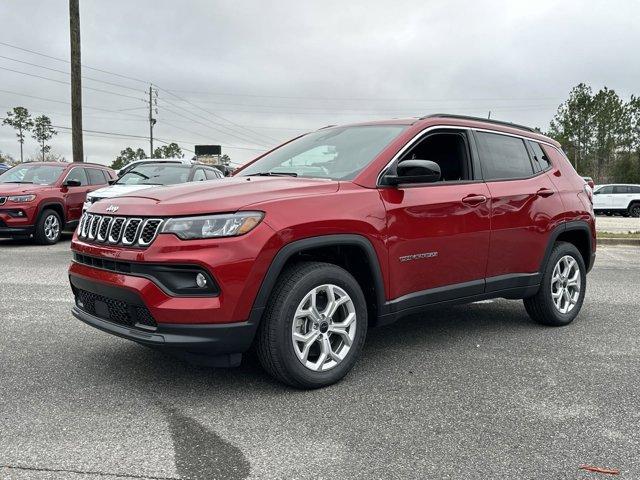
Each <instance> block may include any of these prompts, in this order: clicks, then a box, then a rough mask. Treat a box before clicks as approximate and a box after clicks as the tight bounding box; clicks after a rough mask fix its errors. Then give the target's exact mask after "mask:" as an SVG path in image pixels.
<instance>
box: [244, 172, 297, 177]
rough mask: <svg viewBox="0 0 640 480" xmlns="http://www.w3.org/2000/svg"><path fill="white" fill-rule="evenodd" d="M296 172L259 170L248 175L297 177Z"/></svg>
mask: <svg viewBox="0 0 640 480" xmlns="http://www.w3.org/2000/svg"><path fill="white" fill-rule="evenodd" d="M297 176H298V174H297V173H295V172H259V173H250V174H249V175H247V177H297Z"/></svg>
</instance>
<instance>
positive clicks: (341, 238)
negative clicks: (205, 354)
mask: <svg viewBox="0 0 640 480" xmlns="http://www.w3.org/2000/svg"><path fill="white" fill-rule="evenodd" d="M330 247H355V248H357V249H358V250H359V251H360V252H362V253H363V254H364V255H365V259H366V263H367V265H368V268H369V270H370V272H369V273H370V275H371V277H370V278H371V281H372V284H373V285H372V286H373V291H374V295H375V303H376V305H375V307H376V311H377V312H379V311H380V309H381V308H382V306H383V305H384V302H385V290H384V281H383V278H382V270H381V268H380V261H379V259H378V256H377V255H376V251H375V249H374V248H373V245H372V244H371V242H370V241H369V240H368V239H367V238H365V237H363V236H362V235H357V234H337V235H322V236H318V237H309V238H304V239H301V240H296V241H294V242H291V243H289V244H287V245H285V246H284V247H282V248H281V249H280V250H279V251H278V253H277V254H276V255H275V257H274V258H273V260H272V262H271V265H269V269H268V270H267V273H266V274H265V276H264V278H263V279H262V284H261V285H260V289H259V290H258V294H257V295H256V298H255V300H254V302H253V307H252V316H254V315H260V314H261V313H262V311H263V310H264V308H265V307H266V305H267V303H268V301H269V298H270V295H271V292H272V290H273V288H274V286H275V284H276V281H277V279H278V277H279V275H280V273H281V272H282V270H283V269H284V268H285V266H286V265H287V264H288V263H289V262H290V261H291V260H292V259H293V258H294V257H295V256H296V255H300V254H304V253H305V252H312V251H317V250H318V249H323V248H330ZM254 318H255V317H254Z"/></svg>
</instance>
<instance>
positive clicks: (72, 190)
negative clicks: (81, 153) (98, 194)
mask: <svg viewBox="0 0 640 480" xmlns="http://www.w3.org/2000/svg"><path fill="white" fill-rule="evenodd" d="M68 180H77V181H79V182H80V186H79V187H65V186H63V187H62V189H63V191H64V193H63V195H64V199H65V204H66V206H67V222H72V221H74V220H78V219H79V218H80V215H81V214H82V205H83V204H84V201H85V199H86V197H87V192H88V191H89V190H93V189H92V188H91V186H90V185H89V180H88V178H87V174H86V172H85V169H84V168H82V167H74V168H72V169H71V170H70V171H69V174H68V175H67V177H66V179H65V180H64V181H68ZM96 188H97V187H96ZM65 190H66V191H65Z"/></svg>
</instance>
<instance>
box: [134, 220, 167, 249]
mask: <svg viewBox="0 0 640 480" xmlns="http://www.w3.org/2000/svg"><path fill="white" fill-rule="evenodd" d="M160 225H162V220H160V219H159V218H149V219H147V220H145V221H144V225H143V226H142V232H141V233H140V239H139V240H138V243H139V244H140V245H143V246H146V245H149V244H150V243H151V242H152V241H153V239H154V238H156V235H157V234H158V229H159V228H160Z"/></svg>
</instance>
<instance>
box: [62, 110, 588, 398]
mask: <svg viewBox="0 0 640 480" xmlns="http://www.w3.org/2000/svg"><path fill="white" fill-rule="evenodd" d="M595 246H596V242H595V222H594V215H593V207H592V198H591V191H590V190H589V189H588V188H585V183H584V181H583V180H582V178H580V177H579V176H578V175H577V174H576V172H575V171H574V169H573V168H572V166H571V164H570V163H569V161H568V160H567V158H566V156H565V155H564V153H563V152H562V150H561V149H560V145H559V144H558V143H557V142H555V141H554V140H552V139H550V138H547V137H545V136H543V135H540V134H538V133H536V132H535V131H534V130H532V129H529V128H526V127H521V126H518V125H513V124H506V123H502V122H496V121H488V120H482V119H474V118H469V117H459V116H452V115H431V116H428V117H424V118H420V119H409V120H391V121H385V122H375V123H363V124H356V125H348V126H340V127H327V128H324V129H321V130H318V131H315V132H313V133H309V134H306V135H303V136H301V137H298V138H296V139H294V140H291V141H290V142H288V143H286V144H284V145H281V146H280V147H278V148H276V149H274V150H272V151H270V152H268V153H266V154H264V155H263V156H261V157H259V158H258V159H256V160H254V161H253V162H251V163H250V164H248V165H246V166H245V167H244V168H242V169H241V170H239V171H238V172H237V173H236V174H235V175H234V177H232V178H227V179H223V180H218V181H216V182H202V183H198V184H186V185H176V186H170V187H160V188H152V189H148V190H144V191H140V192H136V193H135V194H133V195H131V196H128V197H120V198H117V199H114V200H112V201H111V202H108V201H105V202H98V203H95V204H93V205H92V206H91V208H90V209H89V211H88V212H87V213H86V214H85V215H84V216H83V218H82V220H81V222H80V225H79V227H78V230H77V233H76V235H75V236H74V239H73V242H72V246H71V248H72V250H73V263H72V264H71V267H70V268H69V278H70V282H71V287H72V289H73V292H74V294H75V306H74V308H73V314H74V315H75V316H76V317H77V318H79V319H80V320H82V321H84V322H85V323H88V324H89V325H92V326H94V327H96V328H99V329H101V330H104V331H106V332H109V333H112V334H114V335H118V336H121V337H124V338H127V339H130V340H133V341H135V342H138V343H141V344H145V345H148V346H153V347H161V348H164V349H170V350H173V351H175V352H181V353H182V354H183V355H185V356H187V357H188V358H190V359H192V360H195V361H203V360H205V359H207V360H210V362H209V364H210V365H220V366H222V365H226V366H231V365H235V364H238V363H239V362H240V359H241V355H242V353H243V352H245V351H247V350H248V349H249V348H250V347H252V346H254V347H255V349H256V351H257V354H258V357H259V359H260V361H261V363H262V365H263V366H264V368H265V369H266V370H267V371H268V372H269V373H271V374H272V375H273V376H275V377H276V378H277V379H279V380H281V381H283V382H285V383H287V384H289V385H292V386H295V387H299V388H315V387H321V386H325V385H329V384H331V383H333V382H336V381H337V380H339V379H340V378H342V377H343V376H344V375H345V374H346V373H347V372H348V371H349V370H350V369H351V368H352V367H353V365H354V363H355V362H356V360H357V358H358V356H359V355H360V353H361V351H362V347H363V344H364V341H365V337H366V334H367V329H368V328H370V327H373V326H377V325H384V324H388V323H390V322H393V321H395V320H397V319H398V318H400V317H402V316H404V315H407V314H411V313H415V312H420V311H423V310H425V309H428V308H429V307H433V306H443V305H449V304H453V303H466V302H474V301H478V300H481V299H486V298H492V297H503V298H508V299H524V305H525V308H526V310H527V312H528V313H529V315H530V316H531V317H532V318H533V319H534V320H535V321H537V322H540V323H543V324H546V325H566V324H568V323H570V322H571V321H572V320H573V319H574V318H575V317H576V315H578V312H579V311H580V308H581V306H582V302H583V300H584V295H585V288H586V274H587V272H588V271H589V270H590V268H591V267H592V265H593V263H594V260H595Z"/></svg>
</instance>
